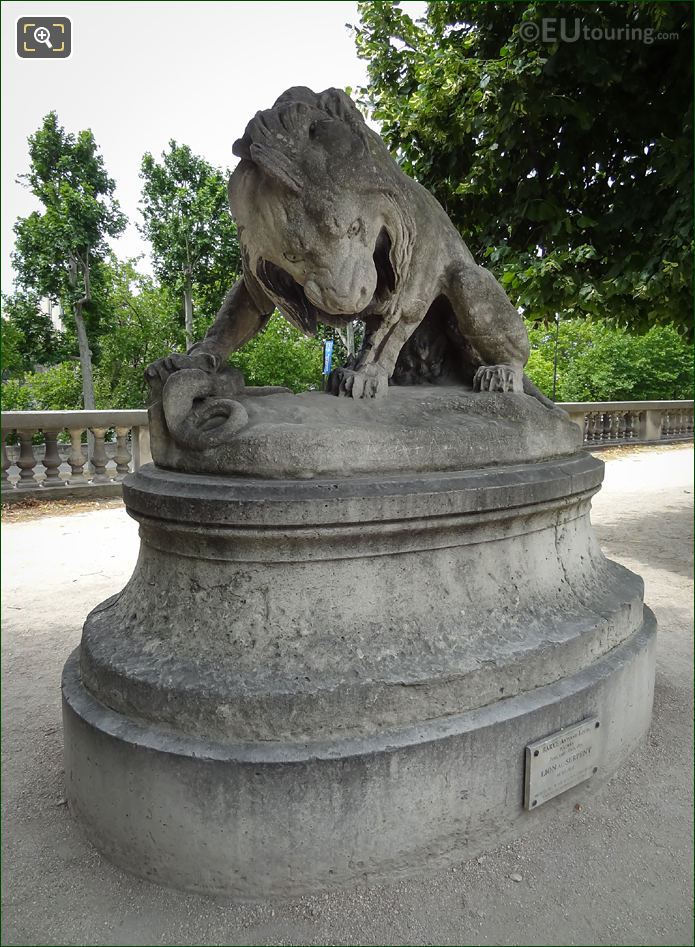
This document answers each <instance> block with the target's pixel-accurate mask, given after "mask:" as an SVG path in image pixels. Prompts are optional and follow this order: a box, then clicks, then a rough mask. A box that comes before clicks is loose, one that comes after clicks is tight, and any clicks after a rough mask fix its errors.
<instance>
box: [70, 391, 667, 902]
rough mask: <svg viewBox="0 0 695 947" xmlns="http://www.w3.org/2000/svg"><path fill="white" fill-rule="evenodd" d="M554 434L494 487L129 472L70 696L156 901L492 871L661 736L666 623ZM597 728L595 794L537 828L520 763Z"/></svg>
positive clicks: (111, 833)
mask: <svg viewBox="0 0 695 947" xmlns="http://www.w3.org/2000/svg"><path fill="white" fill-rule="evenodd" d="M272 397H279V396H272ZM282 397H289V396H282ZM326 397H327V396H326ZM390 397H391V393H390V394H389V398H390ZM406 397H408V398H410V397H411V395H410V394H408V395H407V396H406ZM423 397H425V395H423ZM437 397H440V396H437ZM441 397H442V398H444V399H446V396H445V395H442V396H441ZM509 397H512V398H513V397H516V398H517V399H518V400H519V402H520V403H525V402H530V401H531V399H528V398H525V396H509ZM435 400H436V399H435ZM397 403H398V395H395V397H394V405H395V406H396V407H394V408H393V410H399V409H398V407H397ZM400 404H401V407H402V402H400ZM522 406H523V405H522ZM329 409H330V410H333V408H332V406H330V405H329ZM340 410H344V409H342V408H341V409H340ZM358 410H361V406H359V408H358ZM388 410H391V409H388ZM413 410H414V411H415V414H417V410H418V408H417V405H416V406H415V408H414V409H413ZM428 410H429V408H428ZM448 410H449V409H447V411H448ZM528 410H530V411H536V407H535V404H534V405H531V406H530V407H529V408H528ZM491 420H492V423H490V419H489V423H488V429H489V430H491V431H492V432H493V435H494V431H495V426H494V419H491ZM154 421H155V425H154V427H155V429H154V430H153V438H152V443H153V453H154V456H155V460H157V459H158V456H159V461H160V463H161V460H162V458H161V452H160V446H161V444H162V440H161V437H160V434H158V432H157V429H156V417H155V418H154ZM416 422H417V418H415V421H414V422H413V424H414V425H415V427H414V428H413V430H415V429H417V423H416ZM297 423H302V424H303V423H306V421H305V420H302V421H300V422H297ZM432 423H433V424H436V418H434V419H433V421H432ZM553 423H555V422H553ZM557 425H558V427H557V431H556V432H555V439H554V441H553V444H554V451H555V453H554V456H550V457H547V458H546V459H539V458H538V457H537V456H535V457H534V458H533V459H532V460H531V461H529V460H528V457H527V458H526V462H521V463H516V464H506V465H501V466H499V465H498V466H494V465H489V466H487V467H485V468H483V469H476V468H471V469H438V470H437V469H434V470H423V469H418V470H414V471H413V470H411V471H406V470H396V471H393V470H392V471H390V472H383V471H377V470H373V472H372V473H371V474H369V473H367V472H366V471H364V470H363V471H362V472H359V471H358V472H355V473H352V475H350V476H343V477H336V476H335V475H329V474H327V473H326V471H325V470H322V469H321V462H320V461H321V458H320V457H319V456H318V455H315V456H313V457H308V458H307V457H306V455H305V458H304V460H305V467H306V468H307V469H310V470H312V471H314V472H315V475H314V477H313V479H306V478H304V477H302V478H300V477H298V476H295V477H293V478H291V479H290V478H288V477H285V478H282V477H279V478H275V479H267V478H266V479H262V478H260V477H258V476H252V475H251V474H250V473H247V474H245V475H240V474H238V473H237V474H236V475H232V474H229V473H218V474H216V475H215V474H210V473H208V474H192V473H188V472H182V471H181V470H166V469H163V468H162V467H161V466H160V467H156V466H146V467H144V468H142V469H141V470H140V471H139V472H138V473H137V474H134V475H131V476H129V477H128V478H127V479H126V481H125V483H124V499H125V502H126V505H127V508H128V511H129V513H130V514H131V515H132V516H133V517H134V518H135V519H137V520H138V522H139V523H140V535H141V540H142V545H141V552H140V558H139V561H138V564H137V567H136V570H135V573H134V575H133V577H132V579H131V580H130V582H129V583H128V585H127V586H126V588H125V589H124V590H123V591H122V592H121V593H119V594H118V595H115V596H113V597H112V598H111V599H109V600H108V601H106V602H104V603H103V604H102V605H100V606H99V607H97V608H96V609H95V610H94V611H93V612H92V613H91V614H90V616H89V618H88V619H87V622H86V624H85V628H84V635H83V640H82V645H81V648H80V649H78V651H77V652H75V654H74V655H73V656H72V657H71V658H70V660H69V661H68V663H67V665H66V668H65V674H64V679H63V695H64V723H65V755H66V780H67V797H68V800H69V804H70V807H71V810H72V812H73V814H74V815H75V817H76V818H77V819H78V820H79V822H80V823H81V824H82V825H83V827H84V829H85V831H86V833H87V835H88V837H89V838H90V839H91V840H92V842H93V843H94V845H95V846H96V847H97V848H98V849H100V850H101V851H102V852H103V853H104V854H105V855H107V856H108V857H109V858H110V859H112V860H113V861H114V862H116V863H117V864H119V865H121V866H122V867H123V868H125V869H126V870H128V871H131V872H134V873H136V874H140V875H143V876H145V877H147V878H150V879H152V880H155V881H158V882H160V883H163V884H167V885H173V886H176V887H180V888H185V889H189V890H195V891H202V892H211V893H212V892H219V893H226V894H231V895H234V896H238V897H243V898H253V897H261V896H267V895H277V896H284V895H290V894H297V893H301V892H308V891H315V890H317V889H322V888H328V887H331V886H333V885H340V884H345V883H348V882H350V881H351V880H353V879H359V878H364V877H394V876H398V875H401V874H403V873H406V872H413V871H421V870H422V869H424V868H426V867H432V866H437V865H442V864H446V863H447V862H448V861H451V860H453V859H460V858H461V857H466V856H471V855H474V854H475V853H476V852H477V851H479V850H481V849H482V848H485V847H487V846H490V845H494V844H497V843H498V842H499V841H500V840H501V839H503V838H505V837H509V836H512V835H515V834H519V833H521V832H524V831H527V830H528V829H529V828H530V827H531V826H532V825H534V824H537V822H538V820H542V819H543V818H544V816H545V814H546V813H547V812H548V811H549V810H551V809H553V808H554V807H555V806H557V805H559V804H565V805H567V804H568V802H571V797H572V793H575V794H576V793H579V792H581V793H585V792H586V791H588V789H590V788H591V787H592V785H593V784H594V783H595V782H596V780H601V779H605V778H606V777H608V776H610V775H611V774H612V773H613V772H614V771H615V770H616V768H617V767H618V766H619V765H620V764H621V763H622V761H623V760H624V759H625V758H626V756H627V755H628V754H629V753H630V752H631V750H632V749H633V748H634V746H635V745H636V743H637V742H638V741H639V740H640V738H641V737H642V736H643V735H644V733H645V731H646V730H647V728H648V725H649V718H650V713H651V704H652V689H653V676H654V637H655V627H654V621H653V618H652V617H651V614H650V613H649V612H648V610H646V609H645V608H644V606H643V603H642V591H643V589H642V582H641V580H640V579H639V578H638V577H637V576H635V575H633V574H632V573H630V572H628V571H627V570H626V569H624V568H622V567H620V566H618V565H616V564H615V563H612V562H609V561H607V560H606V559H605V558H604V557H603V555H602V553H601V551H600V549H599V547H598V545H597V543H596V540H595V539H594V537H593V534H592V531H591V528H590V524H589V509H590V501H591V496H592V495H593V493H595V492H596V490H597V489H598V488H599V486H600V483H601V479H602V475H603V464H602V463H601V462H600V461H598V460H596V459H594V458H593V457H591V456H590V455H588V454H585V453H583V452H577V450H576V439H577V429H576V426H574V425H571V424H570V423H569V422H568V421H557ZM501 428H502V421H500V429H501ZM442 430H445V425H441V426H440V438H439V442H438V443H439V444H440V446H441V444H442V443H443V439H444V438H445V434H442V433H441V431H442ZM523 430H524V426H523V424H521V423H520V424H519V425H518V426H517V435H518V436H519V437H521V436H522V435H523ZM558 432H559V433H558ZM512 433H513V432H512ZM256 436H257V438H258V442H259V444H261V447H262V448H263V450H264V451H265V454H264V458H267V456H268V455H269V447H268V442H267V441H264V439H263V437H262V436H261V435H260V434H259V433H258V432H256ZM270 436H271V434H268V437H270ZM406 436H407V437H410V438H411V439H412V438H413V437H415V439H416V440H417V437H416V435H413V434H412V432H411V433H410V434H409V435H403V437H406ZM426 436H427V437H429V436H431V430H428V431H427V433H426ZM505 436H506V435H505ZM424 437H425V435H423V438H424ZM345 438H346V436H345V435H344V432H342V431H341V429H340V428H338V429H337V430H336V431H334V445H337V446H335V447H334V449H333V453H335V450H337V449H339V450H346V449H347V448H348V447H349V444H347V442H346V439H345ZM309 442H310V439H309V440H307V443H309ZM314 443H315V441H314ZM371 443H372V445H373V446H374V445H375V446H374V448H373V449H374V452H375V453H374V454H373V455H372V458H371V459H370V458H369V457H368V458H366V459H365V458H364V457H362V458H361V460H360V463H361V464H362V465H363V467H368V466H370V465H371V466H372V467H378V453H376V452H377V451H378V450H379V435H374V437H373V438H372V441H371ZM457 443H458V442H457ZM401 446H402V449H401V451H400V454H399V451H398V450H395V452H393V453H392V456H395V457H397V456H405V448H407V446H408V445H407V443H406V442H405V441H404V442H403V444H402V445H401ZM412 446H413V447H414V448H415V449H416V453H415V455H416V456H418V457H420V458H421V457H422V456H423V455H422V453H421V452H420V453H418V451H419V450H420V448H421V446H422V445H421V444H418V443H415V444H414V445H412ZM459 446H460V445H459ZM167 449H169V448H167ZM321 449H322V450H324V452H325V454H326V456H328V455H329V454H330V453H331V447H330V445H329V444H327V445H326V446H325V447H324V448H321ZM456 450H458V448H457V447H456V445H455V444H454V446H453V447H452V448H451V456H454V455H455V453H456ZM158 452H159V453H158ZM546 453H549V448H547V449H546ZM172 456H173V452H172V451H170V455H169V463H170V465H171V464H172V460H171V457H172ZM265 462H266V460H265V459H264V463H265ZM292 462H294V461H292ZM331 462H333V461H331ZM244 463H246V464H249V465H251V466H252V459H251V460H249V455H248V453H247V454H245V455H244ZM354 463H355V461H354V459H353V464H354ZM440 466H444V465H443V464H440ZM592 716H596V717H598V718H599V719H600V721H601V728H602V730H601V742H600V747H599V751H598V755H597V759H596V774H595V777H594V778H593V779H592V780H590V782H589V783H584V784H583V785H582V787H580V788H579V789H576V790H570V792H569V793H565V794H563V795H562V796H560V797H556V798H555V799H553V800H551V801H550V802H547V803H545V804H544V805H543V806H542V807H541V808H540V809H538V810H536V811H527V810H526V809H524V807H523V791H524V753H525V747H526V745H527V744H528V743H530V742H532V741H534V740H537V739H539V738H541V737H544V736H546V735H548V734H550V733H553V732H554V731H557V730H559V729H560V728H563V727H568V726H570V725H572V724H574V723H577V722H578V721H580V720H582V719H584V718H586V717H592Z"/></svg>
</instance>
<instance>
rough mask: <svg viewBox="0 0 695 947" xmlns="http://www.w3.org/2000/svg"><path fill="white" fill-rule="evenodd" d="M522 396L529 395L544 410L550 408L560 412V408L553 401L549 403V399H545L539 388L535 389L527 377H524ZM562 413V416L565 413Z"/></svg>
mask: <svg viewBox="0 0 695 947" xmlns="http://www.w3.org/2000/svg"><path fill="white" fill-rule="evenodd" d="M524 394H525V395H531V397H532V398H535V399H536V400H537V401H540V403H541V404H542V405H545V407H546V408H551V409H552V410H553V411H562V408H559V407H558V406H557V405H556V404H555V402H554V401H551V400H550V398H546V396H545V395H544V394H543V392H542V391H541V390H540V388H536V386H535V385H534V384H533V382H532V381H531V379H530V378H529V377H528V375H524ZM562 413H563V414H564V413H565V412H564V411H562Z"/></svg>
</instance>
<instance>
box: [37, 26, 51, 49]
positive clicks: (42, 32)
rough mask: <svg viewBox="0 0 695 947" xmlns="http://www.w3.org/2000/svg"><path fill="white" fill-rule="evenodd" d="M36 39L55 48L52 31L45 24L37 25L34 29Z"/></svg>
mask: <svg viewBox="0 0 695 947" xmlns="http://www.w3.org/2000/svg"><path fill="white" fill-rule="evenodd" d="M34 39H35V40H36V42H37V43H44V44H45V45H46V46H48V48H49V49H53V43H52V42H51V32H50V30H49V29H47V27H45V26H37V27H36V29H35V30H34Z"/></svg>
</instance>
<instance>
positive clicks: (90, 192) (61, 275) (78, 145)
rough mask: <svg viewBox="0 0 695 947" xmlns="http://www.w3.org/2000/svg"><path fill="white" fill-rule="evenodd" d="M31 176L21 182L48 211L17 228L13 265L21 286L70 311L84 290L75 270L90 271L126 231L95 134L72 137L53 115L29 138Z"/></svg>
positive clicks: (29, 218)
mask: <svg viewBox="0 0 695 947" xmlns="http://www.w3.org/2000/svg"><path fill="white" fill-rule="evenodd" d="M29 158H30V170H29V173H28V174H24V175H21V177H20V180H21V181H23V182H24V183H25V184H26V186H27V187H28V188H29V190H30V191H31V193H32V194H33V195H34V196H35V197H37V198H38V200H39V201H40V202H41V204H42V205H43V210H42V211H34V213H32V214H30V215H29V216H28V217H25V218H19V219H18V220H17V222H16V224H15V227H14V231H15V235H16V246H15V251H14V253H13V254H12V262H13V265H14V267H15V270H16V272H17V277H18V280H19V283H20V285H21V286H23V287H25V288H27V289H30V290H33V291H34V292H35V293H36V294H37V295H38V296H39V297H42V296H47V297H48V298H49V299H52V300H54V301H60V302H62V304H63V309H64V310H65V311H68V312H69V311H70V309H71V306H72V304H73V302H74V301H75V298H76V297H77V296H80V295H82V293H83V287H82V286H80V287H79V288H77V287H75V286H74V285H72V284H71V280H70V268H71V265H72V266H73V267H75V266H79V268H83V267H90V266H91V265H92V264H94V263H95V262H96V261H99V260H102V259H103V258H104V256H105V255H106V253H107V252H108V246H107V239H108V238H109V237H117V236H118V235H119V234H120V233H122V232H123V230H124V229H125V223H126V221H125V217H124V216H123V214H122V213H121V211H120V208H119V206H118V202H117V201H116V200H115V198H114V197H113V192H114V189H115V184H114V182H113V180H112V179H111V178H109V176H108V175H107V173H106V169H105V168H104V161H103V158H102V157H101V155H99V154H98V152H97V146H96V142H95V141H94V136H93V135H92V133H91V131H89V130H87V131H81V132H79V133H78V134H77V135H72V134H69V133H67V132H66V131H65V129H64V128H62V127H61V126H60V125H59V124H58V116H57V115H56V113H55V112H49V114H48V115H47V116H46V117H45V118H44V120H43V124H42V126H41V128H40V129H39V130H38V131H37V132H36V133H35V134H34V135H31V136H30V138H29Z"/></svg>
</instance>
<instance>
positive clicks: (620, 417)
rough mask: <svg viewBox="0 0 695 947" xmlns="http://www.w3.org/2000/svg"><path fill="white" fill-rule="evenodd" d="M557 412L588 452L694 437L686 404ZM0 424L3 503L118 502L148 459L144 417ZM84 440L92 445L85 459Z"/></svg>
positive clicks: (8, 419)
mask: <svg viewBox="0 0 695 947" xmlns="http://www.w3.org/2000/svg"><path fill="white" fill-rule="evenodd" d="M559 407H561V408H564V410H565V411H567V413H568V414H569V415H570V417H571V418H572V420H573V421H574V422H575V423H576V424H578V425H579V426H580V428H581V429H582V430H583V432H584V444H585V446H586V447H587V448H588V449H597V448H601V447H612V446H619V445H621V444H658V443H664V442H669V441H679V440H688V439H691V438H692V436H693V402H692V401H591V402H571V403H564V404H560V405H559ZM1 417H2V496H3V500H4V501H13V500H17V499H20V498H21V497H22V496H27V495H32V494H33V495H34V496H36V495H41V496H42V497H45V498H48V497H60V496H69V495H74V493H77V492H81V491H83V490H89V491H91V495H97V488H98V492H99V493H101V494H102V495H103V494H106V495H108V494H118V493H119V492H120V482H121V480H123V478H124V477H125V475H126V474H127V473H128V471H129V470H137V469H138V467H140V466H141V465H142V464H145V463H148V462H149V461H150V460H151V459H152V458H151V456H150V438H149V427H148V421H147V411H145V410H136V411H3V412H2V415H1ZM88 432H89V434H91V435H92V439H93V449H92V451H91V456H90V457H89V458H88V457H87V444H86V439H87V434H88ZM8 441H12V442H13V443H12V444H8ZM37 441H40V442H41V443H37Z"/></svg>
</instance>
